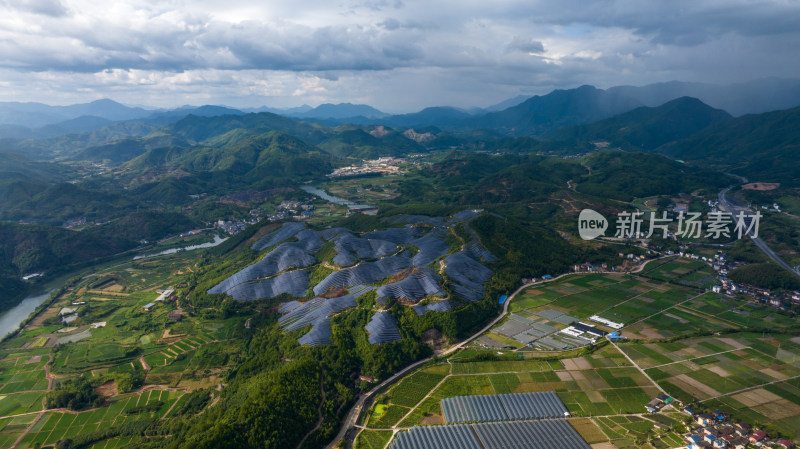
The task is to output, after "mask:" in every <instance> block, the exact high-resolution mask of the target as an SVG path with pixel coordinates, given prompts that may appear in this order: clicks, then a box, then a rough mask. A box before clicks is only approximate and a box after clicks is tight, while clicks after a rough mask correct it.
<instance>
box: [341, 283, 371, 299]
mask: <svg viewBox="0 0 800 449" xmlns="http://www.w3.org/2000/svg"><path fill="white" fill-rule="evenodd" d="M377 288H378V287H375V286H374V285H356V286H353V287H350V288H348V289H347V291H348V292H350V294H351V295H353V296H355V297H356V298H359V297H360V296H361V295H363V294H364V293H367V292H371V291H373V290H375V289H377Z"/></svg>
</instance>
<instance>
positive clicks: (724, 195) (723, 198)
mask: <svg viewBox="0 0 800 449" xmlns="http://www.w3.org/2000/svg"><path fill="white" fill-rule="evenodd" d="M730 190H731V187H728V188H725V189H723V190H722V191H720V192H719V208H720V209H721V210H724V211H725V212H730V213H731V214H732V215H733V216H734V217H735V216H736V214H738V213H739V212H744V213H746V214H750V213H752V211H751V210H750V209H749V208H748V207H747V206H745V205H744V204H741V203H739V202H738V201H736V200H734V199H732V198H729V197H728V191H730ZM748 225H749V223H748ZM754 233H755V229H754V230H753V231H752V232H750V233H748V234H747V235H748V237H750V239H751V240H752V241H753V243H755V245H756V246H757V247H758V249H760V250H761V252H763V253H764V254H766V256H767V257H769V258H770V259H772V260H774V261H775V263H777V264H778V265H780V266H782V267H783V268H786V269H787V270H789V271H790V272H792V273H794V274H796V275H797V276H800V273H798V272H797V271H795V270H794V268H792V266H791V265H789V264H788V263H786V261H784V260H783V259H781V258H780V256H778V254H776V253H775V251H773V250H772V248H770V247H769V246H768V245H767V244H766V242H764V240H762V239H761V237H753V234H754Z"/></svg>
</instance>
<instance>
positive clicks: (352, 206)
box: [300, 186, 374, 209]
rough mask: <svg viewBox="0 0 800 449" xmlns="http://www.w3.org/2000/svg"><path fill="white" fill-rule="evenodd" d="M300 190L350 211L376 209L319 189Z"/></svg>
mask: <svg viewBox="0 0 800 449" xmlns="http://www.w3.org/2000/svg"><path fill="white" fill-rule="evenodd" d="M300 188H301V189H303V190H305V191H306V192H308V193H310V194H312V195H315V196H318V197H320V198H322V199H323V200H325V201H328V202H330V203H333V204H339V205H342V206H347V208H348V209H371V208H372V207H374V206H369V205H366V204H358V203H356V202H353V201H350V200H346V199H344V198H339V197H338V196H333V195H331V194H330V193H328V192H326V191H324V190H322V189H320V188H318V187H312V186H302V187H300Z"/></svg>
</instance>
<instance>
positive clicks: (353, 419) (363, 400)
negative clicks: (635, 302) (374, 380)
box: [325, 256, 663, 449]
mask: <svg viewBox="0 0 800 449" xmlns="http://www.w3.org/2000/svg"><path fill="white" fill-rule="evenodd" d="M660 258H663V256H662V257H659V259H660ZM653 260H656V259H653ZM649 262H652V260H648V261H645V262H644V263H643V264H641V265H639V266H638V267H636V269H634V270H632V271H631V273H638V272H640V271H642V269H644V266H645V265H647V263H649ZM598 273H601V272H598ZM574 274H577V273H564V274H561V275H558V276H556V277H554V278H552V279H549V280H547V281H542V282H536V283H529V284H524V285H522V286H521V287H520V288H518V289H516V290H515V291H514V293H512V294H510V295H508V298H506V301H505V303H503V313H501V314H500V315H498V316H497V317H496V318H495V319H494V320H492V321H491V322H490V323H489V324H487V325H486V326H484V327H483V329H481V330H479V331H478V332H476V333H475V334H473V335H472V336H471V337H469V338H467V339H466V340H464V341H462V342H460V343H458V344H455V345H453V346H451V347H449V348H448V349H446V350H444V351H437V352H436V356H438V357H444V356H447V355H450V354H452V353H453V352H455V351H458V350H459V349H461V348H463V347H464V346H465V345H467V344H469V343H470V342H471V341H472V340H474V339H476V338H478V337H479V336H480V335H481V334H483V333H484V332H486V331H488V330H489V329H491V328H492V326H494V325H495V324H497V323H498V322H500V320H502V319H503V317H505V316H506V315H507V314H508V307H509V305H510V304H511V300H513V299H514V297H515V296H517V295H518V294H519V293H520V292H522V291H523V290H525V289H526V288H529V287H531V286H533V285H541V284H543V283H547V282H554V281H557V280H559V279H561V278H563V277H564V276H571V275H574ZM584 274H590V273H584ZM617 274H620V273H617ZM432 359H433V357H428V358H425V359H422V360H420V361H418V362H416V363H413V364H411V365H409V366H407V367H405V368H404V369H402V370H400V371H398V372H397V373H395V374H394V375H392V376H391V377H389V378H388V379H386V380H384V381H383V382H381V383H379V384H378V385H377V386H375V387H374V388H373V389H371V390H369V391H368V392H366V393H364V394H362V395H361V396H360V397H359V398H358V400H356V403H355V404H353V406H352V407H351V408H350V411H349V412H348V413H347V417H346V418H345V419H344V422H342V426H341V428H340V429H339V433H338V434H337V435H336V438H334V439H333V441H332V442H331V443H330V444H328V445H327V446H325V449H333V448H334V447H336V445H337V444H338V443H339V442H340V441H342V440H343V439H345V436H347V432H348V431H349V430H350V429H353V428H357V427H359V426H358V425H357V422H358V418H359V416H361V412H362V411H363V409H364V405H365V404H368V402H367V401H368V400H371V399H372V398H373V397H374V396H375V395H376V394H378V393H379V392H380V391H382V390H383V389H384V388H386V387H388V386H390V385H392V384H393V383H395V382H397V381H398V380H399V379H400V378H402V377H403V376H405V375H406V374H408V373H410V372H411V371H413V370H415V369H417V368H419V367H420V366H422V365H424V364H425V363H427V362H429V361H431V360H432Z"/></svg>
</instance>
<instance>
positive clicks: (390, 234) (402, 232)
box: [364, 228, 422, 243]
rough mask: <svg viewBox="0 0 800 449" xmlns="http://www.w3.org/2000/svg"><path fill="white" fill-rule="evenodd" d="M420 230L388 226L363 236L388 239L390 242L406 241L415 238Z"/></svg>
mask: <svg viewBox="0 0 800 449" xmlns="http://www.w3.org/2000/svg"><path fill="white" fill-rule="evenodd" d="M421 233H422V231H421V230H420V229H417V228H389V229H384V230H381V231H372V232H369V233H366V234H364V238H368V239H378V240H388V241H390V242H392V243H408V242H410V241H412V240H414V239H415V238H417V237H418V236H419V235H420V234H421Z"/></svg>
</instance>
